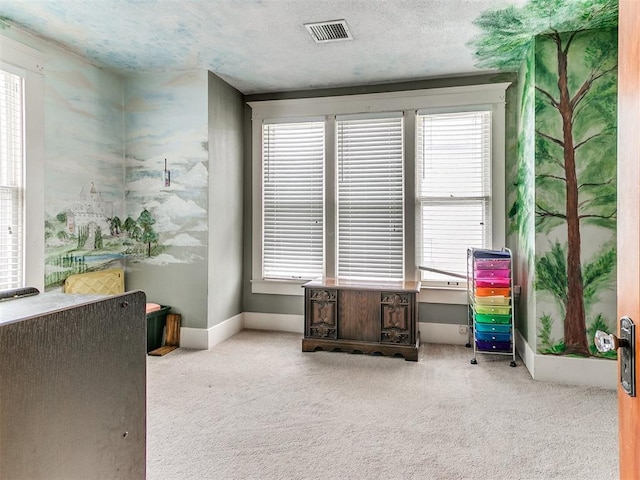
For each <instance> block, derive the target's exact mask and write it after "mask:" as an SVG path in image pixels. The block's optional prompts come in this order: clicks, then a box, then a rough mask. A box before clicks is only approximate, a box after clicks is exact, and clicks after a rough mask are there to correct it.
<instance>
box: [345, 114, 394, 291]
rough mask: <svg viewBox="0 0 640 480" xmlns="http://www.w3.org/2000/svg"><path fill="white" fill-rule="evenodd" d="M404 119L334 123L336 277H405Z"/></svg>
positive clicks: (360, 119)
mask: <svg viewBox="0 0 640 480" xmlns="http://www.w3.org/2000/svg"><path fill="white" fill-rule="evenodd" d="M403 159H404V152H403V118H402V116H401V114H398V115H397V116H387V117H385V118H344V119H341V118H340V117H338V119H337V176H338V212H337V215H338V238H337V252H338V262H337V272H338V276H339V277H340V278H356V279H357V278H370V279H402V278H404V268H403V267H404V249H403V245H404V214H403V212H404V209H403V191H404V189H403V178H404V177H403Z"/></svg>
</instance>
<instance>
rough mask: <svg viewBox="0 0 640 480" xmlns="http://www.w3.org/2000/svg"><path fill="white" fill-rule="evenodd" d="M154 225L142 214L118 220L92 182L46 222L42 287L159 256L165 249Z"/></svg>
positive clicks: (151, 218) (49, 286)
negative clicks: (127, 258) (138, 259)
mask: <svg viewBox="0 0 640 480" xmlns="http://www.w3.org/2000/svg"><path fill="white" fill-rule="evenodd" d="M155 223H156V221H155V219H154V218H153V216H152V215H151V213H150V212H149V211H148V210H146V209H144V210H142V212H141V213H140V214H139V215H138V216H137V217H136V216H134V217H131V216H127V218H126V219H124V220H122V219H121V218H120V217H119V216H118V215H115V213H114V202H113V201H108V200H105V199H104V197H103V195H102V192H100V191H99V190H97V189H96V186H95V184H94V182H91V183H90V186H89V187H88V188H87V189H85V187H81V188H80V192H79V193H78V195H77V197H76V198H75V199H73V200H71V201H70V203H69V207H68V208H66V209H65V210H64V211H62V212H60V213H58V214H57V215H55V216H54V217H52V216H50V215H47V218H46V220H45V246H46V249H47V255H46V258H45V262H46V273H45V274H46V282H45V285H46V287H48V288H53V287H57V286H60V285H62V283H64V280H65V279H66V278H67V277H68V276H69V275H73V274H77V273H85V272H90V271H95V270H101V269H104V268H109V267H120V266H121V264H120V262H121V261H122V260H123V259H124V258H125V256H126V257H129V258H137V257H141V258H145V257H146V258H151V257H152V256H154V255H159V254H160V253H161V252H162V251H163V249H164V247H163V246H162V245H161V244H160V243H159V235H158V233H157V232H156V231H155V229H154V225H155Z"/></svg>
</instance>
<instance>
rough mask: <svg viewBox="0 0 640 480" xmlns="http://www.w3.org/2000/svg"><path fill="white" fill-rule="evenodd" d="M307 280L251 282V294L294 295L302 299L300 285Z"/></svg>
mask: <svg viewBox="0 0 640 480" xmlns="http://www.w3.org/2000/svg"><path fill="white" fill-rule="evenodd" d="M308 281H309V280H251V293H264V294H267V295H295V296H299V297H302V296H303V295H304V290H303V289H302V285H304V284H305V283H307V282H308Z"/></svg>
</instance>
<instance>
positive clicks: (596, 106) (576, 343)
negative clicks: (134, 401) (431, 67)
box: [475, 0, 617, 355]
mask: <svg viewBox="0 0 640 480" xmlns="http://www.w3.org/2000/svg"><path fill="white" fill-rule="evenodd" d="M550 19H552V20H551V21H550ZM550 22H552V23H550ZM475 23H476V25H477V26H479V27H480V28H481V29H482V30H483V32H484V34H483V35H482V37H480V38H479V39H477V41H476V42H475V46H476V54H477V57H478V59H479V61H480V65H481V66H488V67H493V68H500V69H510V70H515V69H517V67H518V66H519V65H520V64H521V63H522V61H523V60H524V59H525V57H526V55H527V52H528V49H529V48H530V44H531V39H532V38H533V37H537V40H536V43H537V45H536V63H535V68H536V80H535V91H536V102H535V116H536V122H535V124H536V128H535V133H536V139H535V167H536V174H535V181H536V201H535V216H536V231H537V232H540V233H546V234H548V233H550V232H551V231H552V230H554V229H556V228H558V227H560V226H563V227H565V228H566V238H567V242H566V246H565V245H561V244H560V243H556V244H555V245H553V247H552V249H551V251H550V252H548V253H547V254H545V255H543V256H541V257H540V258H538V260H537V262H536V275H537V277H536V289H537V290H541V291H547V292H549V293H550V294H551V295H552V296H553V298H554V299H555V300H556V302H557V304H558V307H559V311H560V312H561V314H562V315H563V317H564V340H563V342H562V343H563V344H564V347H563V348H564V350H565V351H566V353H576V354H581V355H589V354H590V353H591V352H590V350H589V345H588V340H587V327H586V312H585V306H588V305H589V304H590V303H591V302H593V301H594V300H595V299H596V297H597V291H598V288H599V287H600V286H601V285H602V284H603V283H605V282H606V281H607V280H608V279H609V278H610V275H611V272H612V271H613V268H614V266H615V250H614V249H612V248H606V247H605V248H604V249H603V251H601V252H600V254H598V255H597V256H596V258H595V259H593V260H592V261H591V262H590V263H586V264H585V265H584V266H583V265H582V260H581V258H582V245H581V240H582V237H581V227H582V226H583V225H594V226H598V227H603V228H605V229H614V228H615V222H616V199H615V198H616V190H615V189H616V187H615V127H616V123H615V122H616V121H615V108H616V107H615V82H616V76H615V72H616V70H617V63H616V55H615V54H613V55H612V49H615V45H616V40H615V33H616V32H615V31H614V30H605V31H603V32H604V33H602V32H600V33H599V34H598V35H595V36H593V37H592V36H586V35H583V34H581V32H583V31H584V30H587V29H601V28H604V27H611V26H615V25H616V24H617V1H613V0H574V1H570V0H531V1H530V2H529V3H527V4H525V5H524V6H522V7H519V8H518V7H514V6H511V7H508V8H505V9H501V10H494V11H489V12H485V13H484V14H483V15H481V16H480V17H479V18H478V19H477V20H476V22H475ZM562 32H565V33H562ZM538 42H539V44H540V48H538ZM578 43H580V44H581V49H580V51H579V54H573V50H574V49H575V47H576V45H577V44H578ZM614 53H615V52H614ZM578 56H579V57H580V58H579V62H575V64H574V62H573V59H574V58H577V57H578ZM612 94H613V101H612ZM612 137H613V139H614V140H613V141H612ZM612 150H613V151H612ZM517 210H518V209H517V206H516V207H515V208H514V209H512V212H511V214H512V216H513V217H514V218H517ZM544 319H546V324H545V322H542V320H541V325H542V327H543V328H542V330H543V333H544V334H545V338H550V337H549V332H550V324H551V319H550V317H548V316H544ZM596 320H597V321H600V322H602V318H601V317H600V316H599V317H598V319H596Z"/></svg>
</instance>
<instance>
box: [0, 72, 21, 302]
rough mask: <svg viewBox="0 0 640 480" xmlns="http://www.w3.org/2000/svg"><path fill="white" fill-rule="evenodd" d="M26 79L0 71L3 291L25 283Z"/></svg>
mask: <svg viewBox="0 0 640 480" xmlns="http://www.w3.org/2000/svg"><path fill="white" fill-rule="evenodd" d="M23 138H24V135H23V79H22V78H21V77H19V76H18V75H15V74H13V73H10V72H7V71H5V70H0V290H6V289H10V288H17V287H20V286H23V285H24V283H23V270H24V268H23V238H22V235H23V231H24V227H23V221H22V217H23V203H24V183H23V160H24V155H23V152H24V148H23V143H24V142H23Z"/></svg>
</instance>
